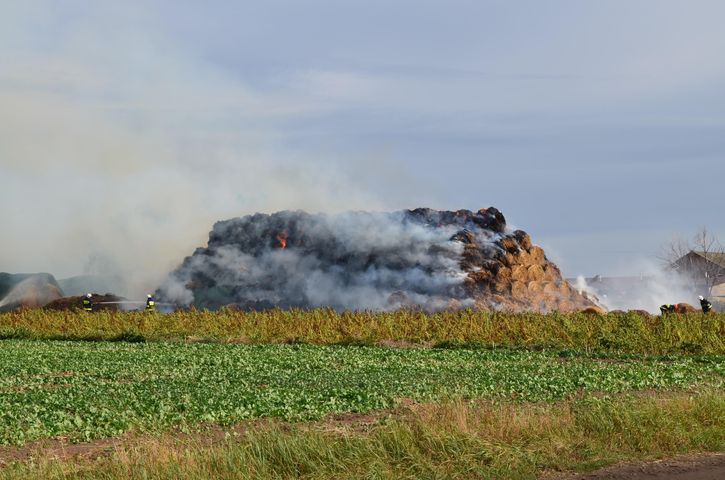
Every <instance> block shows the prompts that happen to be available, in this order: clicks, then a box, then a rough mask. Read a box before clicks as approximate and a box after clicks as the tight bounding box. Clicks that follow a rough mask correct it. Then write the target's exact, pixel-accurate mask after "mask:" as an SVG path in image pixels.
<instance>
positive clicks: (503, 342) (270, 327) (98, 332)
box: [0, 309, 725, 355]
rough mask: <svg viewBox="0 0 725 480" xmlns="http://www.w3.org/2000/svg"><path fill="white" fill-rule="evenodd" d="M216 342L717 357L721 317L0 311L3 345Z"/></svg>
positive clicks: (723, 329)
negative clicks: (21, 341) (402, 345)
mask: <svg viewBox="0 0 725 480" xmlns="http://www.w3.org/2000/svg"><path fill="white" fill-rule="evenodd" d="M2 338H5V339H33V340H37V339H46V340H54V339H55V340H58V339H66V340H93V341H96V340H124V341H127V340H134V341H155V340H169V341H217V342H242V343H290V342H295V343H312V344H318V345H335V344H343V345H350V344H356V345H371V346H372V345H377V344H380V343H381V342H382V343H388V342H391V341H392V342H403V343H406V344H417V345H427V346H436V345H437V346H448V347H451V346H486V347H500V346H509V347H525V348H542V347H546V348H556V349H571V350H577V351H584V352H628V353H635V354H650V355H665V354H700V355H702V354H716V355H717V354H723V353H725V314H710V315H703V314H688V315H667V316H664V317H662V316H651V315H647V314H641V313H637V312H627V313H625V312H619V313H618V312H614V313H609V314H606V315H586V314H558V313H552V314H538V313H523V314H508V313H494V312H475V311H470V310H464V311H452V312H439V313H434V314H427V313H424V312H419V311H405V310H402V311H395V312H336V311H334V310H326V309H318V310H269V311H262V312H239V311H231V310H222V311H219V312H209V311H200V310H190V311H177V312H174V313H170V314H148V313H144V312H126V313H124V312H108V311H105V312H93V313H90V314H88V313H85V312H82V311H47V310H38V309H36V310H23V311H18V312H9V313H0V339H2Z"/></svg>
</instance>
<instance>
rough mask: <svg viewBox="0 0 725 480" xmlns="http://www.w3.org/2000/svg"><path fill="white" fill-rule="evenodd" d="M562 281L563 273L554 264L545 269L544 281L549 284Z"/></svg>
mask: <svg viewBox="0 0 725 480" xmlns="http://www.w3.org/2000/svg"><path fill="white" fill-rule="evenodd" d="M559 279H561V272H560V271H559V269H558V268H557V267H556V265H554V264H553V263H550V264H548V265H546V266H545V267H544V280H546V281H547V282H556V281H558V280H559Z"/></svg>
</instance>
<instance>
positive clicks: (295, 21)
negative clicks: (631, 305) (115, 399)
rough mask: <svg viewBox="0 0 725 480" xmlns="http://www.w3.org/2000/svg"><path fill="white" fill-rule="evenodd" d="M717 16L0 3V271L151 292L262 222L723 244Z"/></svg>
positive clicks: (640, 243)
mask: <svg viewBox="0 0 725 480" xmlns="http://www.w3.org/2000/svg"><path fill="white" fill-rule="evenodd" d="M722 18H725V3H723V2H720V1H717V0H688V1H672V0H626V1H620V0H610V1H607V2H581V1H573V0H568V1H565V0H552V1H548V2H539V1H534V0H530V1H509V0H489V1H486V0H476V1H455V0H452V1H448V2H440V1H425V0H423V1H421V0H418V1H415V2H414V1H409V0H400V1H396V2H382V1H377V0H366V1H353V0H350V1H332V0H325V1H323V0H310V1H306V2H296V1H286V2H283V1H277V0H271V1H267V2H232V1H215V2H204V3H203V4H202V3H199V2H190V1H174V2H171V1H160V0H155V1H129V2H113V3H112V2H104V3H103V4H101V2H80V1H67V2H54V1H50V0H48V1H36V0H27V1H23V2H5V3H4V4H3V5H1V6H0V65H2V67H0V204H2V205H3V210H2V235H0V271H9V272H21V271H22V272H32V271H49V272H51V273H54V274H55V275H57V276H59V277H62V276H70V275H75V274H80V273H84V272H85V273H107V272H109V271H113V272H118V273H121V274H123V275H125V276H127V277H132V278H134V279H135V281H137V282H139V284H140V285H142V286H143V287H144V288H149V287H150V286H152V285H155V284H158V282H159V280H160V278H161V277H162V276H163V275H164V274H165V273H166V272H168V271H170V270H171V269H172V268H173V267H174V266H176V264H178V262H179V261H180V260H181V259H182V258H183V257H184V256H185V255H189V254H191V252H192V251H193V249H194V247H196V246H199V245H203V244H204V243H205V241H206V235H207V233H208V231H209V230H210V229H211V226H212V224H213V222H215V221H216V220H220V219H225V218H230V217H234V216H240V215H244V214H248V213H253V212H255V211H262V212H273V211H277V210H282V209H307V210H311V211H340V210H346V209H373V210H397V209H402V208H414V207H418V206H429V207H434V208H442V209H458V208H468V209H477V208H479V207H485V206H490V205H493V206H496V207H498V208H499V209H501V210H502V211H503V213H504V214H505V215H506V217H507V219H508V220H509V223H511V224H513V225H515V226H516V227H520V228H523V229H525V230H527V231H528V232H529V233H530V234H531V235H532V237H533V238H534V241H535V242H536V243H539V244H541V245H542V246H544V248H545V249H546V251H547V253H548V254H549V256H550V257H551V258H553V259H554V260H555V261H556V262H557V263H558V264H559V265H560V267H561V268H562V270H563V272H564V274H565V275H566V276H576V275H578V274H584V275H593V274H597V273H600V274H608V275H612V274H637V273H639V271H640V270H641V269H642V268H646V264H647V263H648V261H651V260H652V259H653V258H654V255H655V254H656V253H657V251H658V250H659V248H660V246H661V245H662V244H663V243H665V242H667V241H668V240H670V238H671V237H672V236H673V235H676V234H679V235H682V236H685V237H688V236H690V235H691V234H693V233H694V232H695V230H696V229H697V228H698V227H700V226H707V227H708V228H709V229H710V230H712V231H713V232H715V233H716V234H718V235H719V236H720V238H721V239H724V238H725V224H724V223H723V216H722V210H723V206H725V201H724V200H723V198H722V194H721V193H720V191H719V190H720V188H719V186H720V185H719V184H720V182H721V180H722V179H723V178H725V89H723V87H722V86H723V85H725V56H723V54H722V52H723V51H725V34H723V31H722V26H721V23H722V22H721V20H722Z"/></svg>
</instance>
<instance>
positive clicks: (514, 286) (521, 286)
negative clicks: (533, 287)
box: [511, 280, 529, 298]
mask: <svg viewBox="0 0 725 480" xmlns="http://www.w3.org/2000/svg"><path fill="white" fill-rule="evenodd" d="M528 293H529V291H528V289H527V288H526V284H525V283H524V282H522V281H518V280H514V281H513V282H512V283H511V295H513V296H514V297H515V298H524V297H526V295H527V294H528Z"/></svg>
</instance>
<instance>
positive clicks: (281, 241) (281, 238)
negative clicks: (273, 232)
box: [277, 230, 288, 250]
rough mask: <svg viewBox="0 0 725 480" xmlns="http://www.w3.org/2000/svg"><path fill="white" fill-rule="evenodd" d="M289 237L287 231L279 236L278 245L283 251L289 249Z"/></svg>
mask: <svg viewBox="0 0 725 480" xmlns="http://www.w3.org/2000/svg"><path fill="white" fill-rule="evenodd" d="M287 236H288V235H287V230H285V231H283V232H280V233H278V234H277V243H278V244H279V248H281V249H282V250H284V249H285V248H287Z"/></svg>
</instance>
